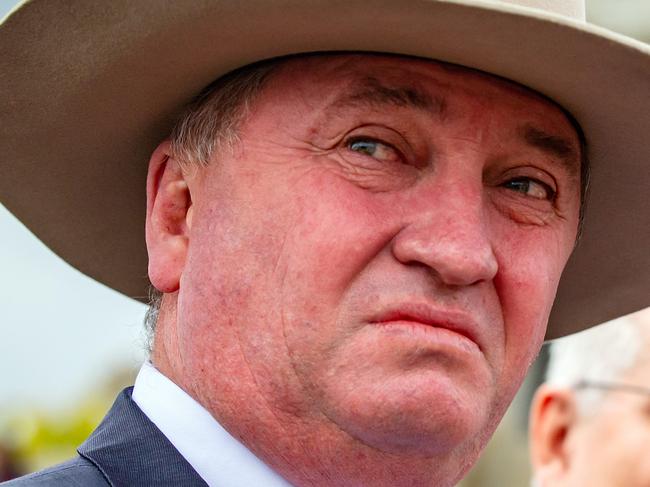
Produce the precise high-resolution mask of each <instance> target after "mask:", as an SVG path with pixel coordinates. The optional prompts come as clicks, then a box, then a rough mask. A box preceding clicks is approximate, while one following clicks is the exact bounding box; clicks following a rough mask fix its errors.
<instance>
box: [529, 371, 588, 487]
mask: <svg viewBox="0 0 650 487" xmlns="http://www.w3.org/2000/svg"><path fill="white" fill-rule="evenodd" d="M577 418H578V411H577V404H576V399H575V395H574V393H573V392H572V391H570V390H568V389H561V388H557V387H552V386H549V385H546V384H544V385H542V386H541V387H540V388H539V389H538V390H537V392H536V393H535V397H534V399H533V404H532V407H531V411H530V425H529V438H530V455H531V462H532V466H533V470H534V473H535V477H536V478H537V479H538V480H539V481H540V482H541V484H540V485H558V484H559V481H560V479H561V478H562V477H564V476H566V475H567V472H568V470H569V468H570V466H571V449H570V448H568V445H567V440H568V438H569V434H570V433H571V430H572V428H574V426H575V425H576V422H577ZM547 480H548V484H547V483H546V481H547Z"/></svg>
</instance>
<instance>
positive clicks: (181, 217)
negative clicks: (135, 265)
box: [145, 141, 192, 293]
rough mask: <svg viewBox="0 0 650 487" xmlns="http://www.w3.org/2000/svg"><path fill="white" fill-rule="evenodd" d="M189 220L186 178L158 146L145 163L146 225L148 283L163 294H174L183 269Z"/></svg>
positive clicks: (164, 147) (167, 152)
mask: <svg viewBox="0 0 650 487" xmlns="http://www.w3.org/2000/svg"><path fill="white" fill-rule="evenodd" d="M191 217H192V198H191V196H190V191H189V188H188V185H187V180H186V175H185V174H184V172H183V170H182V169H181V167H180V165H179V164H178V162H177V161H176V160H174V159H173V158H172V157H171V154H170V143H169V141H165V142H163V143H161V144H160V145H159V146H158V147H157V148H156V150H155V151H154V153H153V154H152V155H151V160H150V161H149V173H148V174H147V221H146V227H145V233H146V241H147V251H148V253H149V279H150V280H151V283H152V284H153V285H154V287H155V288H156V289H158V290H159V291H161V292H163V293H172V292H175V291H177V290H178V288H179V284H180V278H181V274H182V272H183V268H184V266H185V259H186V257H187V248H188V243H189V230H190V227H191Z"/></svg>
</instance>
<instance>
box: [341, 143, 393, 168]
mask: <svg viewBox="0 0 650 487" xmlns="http://www.w3.org/2000/svg"><path fill="white" fill-rule="evenodd" d="M347 146H348V149H349V150H351V151H353V152H358V153H360V154H364V155H366V156H369V157H372V158H374V159H377V160H379V161H387V162H391V161H395V162H398V161H400V160H401V157H400V154H399V153H398V152H397V150H395V149H394V148H393V147H392V146H390V145H389V144H385V143H383V142H380V141H378V140H373V139H361V138H358V139H353V140H350V141H348V143H347Z"/></svg>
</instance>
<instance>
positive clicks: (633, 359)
mask: <svg viewBox="0 0 650 487" xmlns="http://www.w3.org/2000/svg"><path fill="white" fill-rule="evenodd" d="M649 350H650V309H646V310H644V311H641V312H639V313H636V314H634V315H632V316H629V317H625V318H620V319H618V320H615V321H613V322H611V323H608V324H606V325H603V326H599V327H598V328H595V329H594V330H590V331H588V332H585V333H581V334H579V335H576V336H572V337H570V338H564V339H562V340H559V341H558V342H555V343H554V344H553V345H552V347H551V361H550V364H549V370H548V376H547V380H546V384H544V385H542V386H541V387H540V388H539V390H538V391H537V394H536V397H535V401H534V405H533V407H532V410H531V417H530V432H531V435H530V439H531V455H532V464H533V469H534V472H535V483H536V485H539V486H540V487H560V486H579V485H590V486H594V487H598V486H610V485H625V486H629V487H636V486H639V487H640V486H644V485H648V484H649V483H650V462H649V461H648V458H647V455H644V452H645V451H646V449H647V445H648V442H649V441H650V425H649V424H648V411H649V408H650V379H649V378H650V362H649V360H648V357H649V356H650V354H649V353H648V351H649Z"/></svg>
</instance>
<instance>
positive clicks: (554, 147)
mask: <svg viewBox="0 0 650 487" xmlns="http://www.w3.org/2000/svg"><path fill="white" fill-rule="evenodd" d="M520 133H521V137H522V138H523V140H524V141H525V142H526V143H527V144H528V145H530V146H533V147H535V148H537V149H540V150H541V151H543V152H546V153H547V154H549V155H551V156H554V157H556V158H557V159H558V160H559V161H560V162H561V163H562V165H563V166H564V167H565V168H566V169H567V170H568V171H569V172H570V173H571V175H577V174H578V171H579V166H580V159H579V156H578V151H577V150H576V147H575V144H573V143H571V141H569V140H568V139H565V138H564V137H561V136H559V135H552V134H549V133H547V132H544V131H543V130H540V129H538V128H536V127H533V126H532V125H524V126H523V127H521V129H520Z"/></svg>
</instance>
